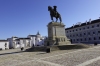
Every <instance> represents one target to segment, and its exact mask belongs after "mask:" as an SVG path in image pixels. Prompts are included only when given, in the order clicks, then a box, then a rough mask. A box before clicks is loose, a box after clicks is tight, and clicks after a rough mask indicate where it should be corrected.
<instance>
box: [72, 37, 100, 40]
mask: <svg viewBox="0 0 100 66" xmlns="http://www.w3.org/2000/svg"><path fill="white" fill-rule="evenodd" d="M92 39H93V40H97V38H96V37H94V38H88V39H87V38H84V39H82V38H81V39H71V40H72V41H87V40H92ZM99 40H100V37H99Z"/></svg>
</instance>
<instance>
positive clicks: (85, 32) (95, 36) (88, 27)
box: [65, 19, 100, 44]
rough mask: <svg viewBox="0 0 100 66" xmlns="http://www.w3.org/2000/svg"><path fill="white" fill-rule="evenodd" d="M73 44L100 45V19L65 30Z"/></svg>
mask: <svg viewBox="0 0 100 66" xmlns="http://www.w3.org/2000/svg"><path fill="white" fill-rule="evenodd" d="M65 32H66V36H67V37H68V38H69V39H70V40H71V42H72V43H87V44H94V43H100V19H96V20H91V19H90V20H89V21H88V22H87V21H86V22H85V23H79V24H76V25H73V26H71V27H69V28H66V29H65Z"/></svg>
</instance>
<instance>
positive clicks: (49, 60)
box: [0, 46, 100, 66]
mask: <svg viewBox="0 0 100 66" xmlns="http://www.w3.org/2000/svg"><path fill="white" fill-rule="evenodd" d="M14 52H15V53H14ZM11 53H12V54H11ZM99 56H100V46H95V47H93V48H89V49H74V50H58V51H52V52H51V53H45V52H20V49H14V50H5V51H0V66H77V65H79V64H81V63H84V62H86V61H88V60H91V59H94V58H96V57H99ZM99 62H100V60H98V61H95V62H93V63H91V64H88V65H87V66H100V63H99Z"/></svg>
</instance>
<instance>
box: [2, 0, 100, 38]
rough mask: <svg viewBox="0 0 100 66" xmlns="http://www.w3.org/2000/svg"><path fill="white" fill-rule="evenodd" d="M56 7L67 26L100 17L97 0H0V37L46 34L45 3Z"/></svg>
mask: <svg viewBox="0 0 100 66" xmlns="http://www.w3.org/2000/svg"><path fill="white" fill-rule="evenodd" d="M49 5H50V6H54V5H56V6H57V10H58V12H59V13H60V14H61V16H62V21H63V23H64V24H65V25H66V27H70V26H72V25H73V24H76V23H77V22H85V21H86V20H89V19H90V18H91V19H92V20H94V19H98V18H99V17H100V0H0V39H6V38H8V37H11V36H18V37H26V36H27V35H29V34H36V33H37V31H39V32H40V34H41V35H43V36H47V24H48V23H49V22H50V21H51V19H50V15H49V12H48V8H47V7H48V6H49Z"/></svg>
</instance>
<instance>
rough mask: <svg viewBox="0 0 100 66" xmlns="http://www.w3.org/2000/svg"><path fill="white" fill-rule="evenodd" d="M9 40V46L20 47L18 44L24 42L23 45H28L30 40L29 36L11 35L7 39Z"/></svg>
mask: <svg viewBox="0 0 100 66" xmlns="http://www.w3.org/2000/svg"><path fill="white" fill-rule="evenodd" d="M7 40H8V41H9V48H11V49H12V48H13V49H15V48H20V44H24V46H25V47H30V46H31V45H30V44H31V42H30V38H20V37H11V38H8V39H7Z"/></svg>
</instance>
